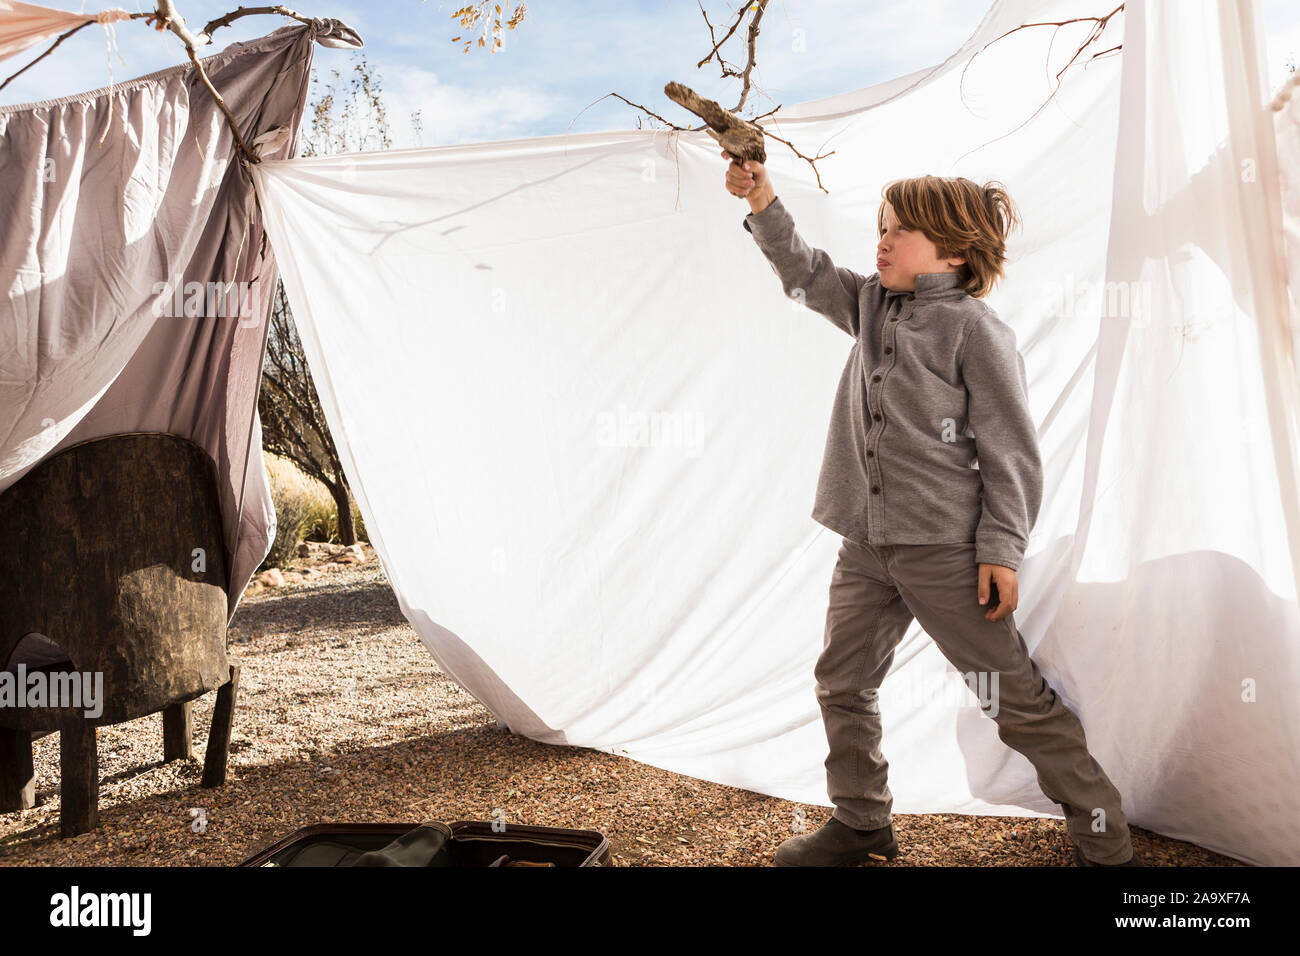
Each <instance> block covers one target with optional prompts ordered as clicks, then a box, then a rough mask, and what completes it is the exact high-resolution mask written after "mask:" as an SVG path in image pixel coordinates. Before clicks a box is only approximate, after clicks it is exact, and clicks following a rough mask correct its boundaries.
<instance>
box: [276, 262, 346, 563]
mask: <svg viewBox="0 0 1300 956" xmlns="http://www.w3.org/2000/svg"><path fill="white" fill-rule="evenodd" d="M257 412H258V415H260V416H261V419H262V448H263V449H265V450H266V451H269V452H270V453H271V454H273V455H279V456H281V457H282V458H288V459H289V460H290V461H292V462H293V463H294V464H295V465H297V466H298V467H299V468H300V469H302V471H303V473H304V474H307V475H309V476H310V477H312V478H315V479H316V480H317V481H319V482H320V483H321V484H322V485H324V486H325V487H326V488H328V489H329V493H330V497H332V498H333V499H334V505H335V507H336V508H338V512H339V541H340V542H342V543H343V544H352V543H354V542H355V541H356V540H357V530H356V524H355V522H354V521H353V520H352V494H351V491H350V489H349V488H348V482H347V478H346V476H344V474H343V464H342V462H341V461H340V460H339V452H338V449H337V448H336V447H335V446H334V438H333V436H332V435H330V430H329V426H328V425H327V424H326V423H325V412H324V410H323V409H322V408H321V404H320V396H319V395H317V394H316V385H315V383H313V382H312V378H311V371H310V370H309V369H308V368H307V359H306V357H305V356H304V355H303V351H302V341H301V340H300V339H299V338H298V329H297V327H296V326H295V325H294V324H293V315H292V313H291V312H290V311H289V299H288V297H287V296H286V295H285V292H284V285H283V284H277V285H276V289H275V304H274V306H273V308H272V310H271V328H270V333H269V334H268V336H267V344H266V360H265V363H264V364H263V366H262V390H261V391H260V392H259V393H258V396H257Z"/></svg>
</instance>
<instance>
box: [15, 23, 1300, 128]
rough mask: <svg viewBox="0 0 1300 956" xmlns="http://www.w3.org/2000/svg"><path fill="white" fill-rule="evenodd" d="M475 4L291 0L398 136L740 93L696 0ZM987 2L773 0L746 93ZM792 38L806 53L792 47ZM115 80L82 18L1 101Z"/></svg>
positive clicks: (734, 52) (136, 43) (612, 123)
mask: <svg viewBox="0 0 1300 956" xmlns="http://www.w3.org/2000/svg"><path fill="white" fill-rule="evenodd" d="M38 2H39V0H38ZM142 2H143V0H117V3H119V4H121V5H122V6H124V7H125V8H126V9H128V10H138V9H143V7H142V6H141V3H142ZM466 2H468V0H370V2H365V0H299V2H298V3H294V4H292V5H291V6H292V7H293V9H296V10H298V11H299V12H302V13H305V14H309V15H312V16H320V17H336V18H338V19H340V20H343V21H344V22H346V23H348V24H349V25H351V26H352V27H353V28H355V29H356V30H357V31H358V32H359V33H360V34H361V36H362V38H363V39H364V40H365V41H366V50H365V53H366V56H367V57H368V59H369V60H370V62H371V63H372V64H373V65H374V66H375V67H376V68H377V69H378V72H379V75H380V77H381V80H382V84H383V88H384V98H385V101H386V103H387V105H388V108H389V114H390V122H391V124H392V133H393V140H394V142H393V145H394V146H395V147H405V146H415V145H425V146H445V145H452V144H456V143H465V142H483V141H491V140H503V139H516V138H520V137H527V136H549V135H556V134H561V133H565V132H568V131H573V132H588V131H593V130H602V129H622V128H629V127H635V126H636V123H637V117H638V115H639V113H638V111H637V110H634V109H633V108H632V107H630V106H628V105H627V104H625V103H623V102H621V101H619V100H617V99H615V98H613V97H609V98H607V99H604V100H601V101H600V102H598V103H596V104H595V105H594V106H592V105H591V104H592V102H593V101H595V100H597V99H598V98H600V97H602V96H604V95H605V94H607V93H610V92H617V93H621V94H622V95H624V96H626V97H627V98H628V99H630V100H632V101H634V102H638V103H644V104H645V105H646V106H648V107H649V108H651V109H653V110H655V111H656V112H659V113H661V114H662V115H665V116H668V117H670V118H672V119H673V120H674V121H675V122H678V123H680V124H682V125H688V124H689V123H691V122H693V118H692V117H688V116H686V115H685V114H683V113H682V112H681V111H680V110H677V108H676V107H675V106H673V104H671V103H669V102H668V101H667V100H666V99H665V98H664V96H663V84H664V83H665V82H667V81H668V80H678V81H680V82H684V83H687V84H688V85H690V86H693V87H694V88H695V89H697V90H699V91H700V92H701V93H704V94H705V95H712V96H715V97H716V98H718V99H719V100H720V101H721V102H723V104H724V105H726V106H731V105H733V104H734V101H735V97H736V90H737V85H736V81H735V80H726V81H722V80H719V79H718V76H717V69H716V67H715V66H714V65H713V64H709V65H708V66H706V67H705V68H704V69H702V70H701V69H697V68H696V63H697V61H698V60H700V59H701V58H702V57H703V56H704V55H705V53H707V51H708V48H709V40H708V31H707V28H706V27H705V26H704V22H703V19H702V18H701V16H700V9H699V5H698V4H697V2H696V0H631V2H606V3H601V2H596V0H585V2H577V0H532V2H530V3H529V4H528V9H527V15H526V17H525V19H524V22H523V23H522V24H521V25H520V27H519V28H518V29H517V30H513V31H509V30H507V31H505V35H504V39H505V43H506V46H505V49H504V51H502V52H498V53H496V54H489V53H488V52H487V51H486V49H483V50H480V49H478V48H477V47H475V48H474V49H472V50H471V51H470V52H469V53H462V52H461V49H462V47H461V45H460V44H454V43H452V42H451V37H453V36H456V35H457V34H458V33H461V32H462V31H461V29H460V26H459V24H458V23H457V22H456V21H455V20H453V19H452V18H451V12H452V11H453V10H455V9H457V8H458V7H459V6H463V5H464V4H465V3H466ZM702 2H703V5H704V9H705V10H706V11H707V12H708V14H709V19H710V20H711V21H712V22H713V23H714V26H715V29H717V28H719V27H720V26H722V25H724V24H728V23H730V21H731V19H732V17H733V14H732V12H731V11H732V10H734V9H738V8H739V0H727V2H719V0H702ZM45 5H46V6H54V7H61V8H63V9H68V10H77V11H80V10H84V9H90V10H98V9H102V8H103V7H105V6H112V5H114V4H113V3H112V2H109V3H105V4H96V3H82V2H81V0H63V2H59V0H45ZM238 5H239V0H177V6H178V8H179V9H180V10H181V12H182V14H184V15H185V16H186V18H187V20H188V21H189V23H190V25H191V27H194V28H197V27H199V26H201V25H202V24H203V23H205V22H206V21H207V20H209V19H211V18H212V17H215V16H220V15H221V14H223V13H226V12H228V11H230V10H233V9H234V8H235V7H236V6H238ZM988 6H989V4H988V3H987V2H985V0H877V2H863V0H774V2H773V3H772V4H771V6H770V7H769V8H768V12H767V14H766V16H765V17H764V21H763V31H762V33H761V34H760V39H759V63H760V64H761V66H760V68H759V69H758V70H757V71H756V74H755V83H756V85H757V87H758V88H759V89H760V90H761V92H760V93H759V94H757V96H756V97H755V98H754V99H753V100H751V102H752V103H753V104H754V105H755V106H757V107H758V112H765V111H766V110H768V109H771V108H772V107H773V106H775V105H776V104H777V103H790V104H793V103H798V102H803V101H805V100H812V99H818V98H820V97H823V96H831V95H833V94H836V93H842V92H845V91H847V90H854V89H860V88H862V87H865V86H870V85H872V84H873V83H878V82H880V81H882V80H887V79H890V78H891V77H895V76H900V75H903V74H905V73H910V72H912V71H913V70H918V69H921V68H923V67H927V66H931V65H933V64H934V63H937V62H939V61H940V60H942V59H943V58H944V57H946V56H947V55H948V54H950V53H951V52H952V51H953V50H955V49H956V48H957V47H958V46H959V45H960V44H961V43H962V42H963V41H964V40H965V39H966V38H967V37H968V36H969V35H970V33H971V32H972V30H974V28H975V26H976V25H977V24H978V23H979V21H980V19H981V18H982V17H983V15H984V13H985V11H986V10H987V9H988ZM1263 10H1264V19H1265V25H1266V28H1267V32H1268V41H1269V53H1268V64H1267V66H1268V72H1269V76H1270V77H1271V78H1272V80H1273V82H1274V85H1275V86H1276V85H1277V84H1278V83H1280V82H1281V81H1282V79H1283V78H1284V77H1285V76H1286V67H1287V63H1288V60H1290V61H1292V62H1296V61H1300V3H1297V2H1295V0H1264V2H1263ZM287 22H289V21H286V20H283V19H281V18H279V17H273V16H261V17H249V18H246V19H244V20H242V21H240V22H238V23H236V24H235V25H234V26H233V27H230V28H227V29H223V30H221V31H219V32H218V33H217V37H216V39H217V42H216V43H215V44H214V46H213V47H212V51H213V52H215V51H216V50H217V49H220V48H222V47H224V46H226V45H227V44H229V43H231V42H232V41H235V40H245V39H250V38H252V37H255V36H259V35H261V34H264V33H269V32H270V31H271V30H273V29H275V28H276V27H277V26H279V25H281V24H282V23H287ZM796 31H802V32H801V33H799V34H796ZM796 35H798V36H799V37H800V38H801V43H802V47H803V48H802V49H796V47H797V46H798V44H796V43H795V42H794V39H795V37H796ZM116 36H117V45H118V50H119V52H120V55H121V57H122V59H123V60H125V61H126V65H123V63H122V62H121V60H119V59H118V58H117V56H116V55H114V57H113V60H112V77H113V79H114V80H115V81H121V80H124V79H129V78H131V77H134V76H139V75H141V74H144V73H149V72H152V71H154V70H158V69H162V68H163V67H167V66H172V65H175V64H177V63H181V62H183V61H184V59H185V56H184V53H183V50H182V47H181V45H180V41H179V40H177V39H176V38H175V37H174V36H172V35H171V34H160V33H156V32H154V31H152V30H150V29H148V28H146V27H145V26H144V25H143V24H142V23H140V22H133V23H124V24H119V25H118V26H117V28H116ZM44 48H45V47H44V45H38V46H36V47H32V48H30V49H29V50H26V51H24V52H22V53H20V54H18V56H16V57H13V58H11V59H9V60H6V61H4V64H3V66H0V77H3V76H8V75H9V74H10V73H12V72H14V71H15V70H17V69H18V68H19V67H20V66H22V65H23V64H25V63H27V62H28V61H29V60H30V59H31V58H33V57H34V56H35V55H36V54H38V53H39V52H40V51H41V50H43V49H44ZM729 49H730V52H729V58H730V59H732V60H739V59H741V56H742V53H741V50H740V46H739V43H738V42H737V41H736V40H735V39H734V38H733V40H731V41H729ZM358 55H359V54H354V53H351V52H348V51H342V50H331V49H326V48H323V47H318V48H317V50H316V55H315V66H316V70H317V73H318V74H325V73H327V72H328V71H329V70H331V69H334V68H337V69H339V70H340V71H341V72H344V73H346V72H347V71H348V70H350V69H351V66H352V63H353V59H354V57H356V56H358ZM108 81H109V65H108V62H107V45H106V36H105V33H104V30H103V29H102V28H100V27H93V26H92V27H86V28H85V29H84V30H82V31H81V32H80V33H78V34H77V35H76V36H74V37H72V38H71V39H69V40H68V41H66V42H65V43H64V44H63V45H62V46H61V47H60V48H59V49H58V50H56V51H55V53H54V54H53V55H52V56H50V57H48V58H47V59H46V60H44V61H42V62H41V63H39V64H37V65H36V66H35V67H34V68H33V69H31V70H30V71H28V72H27V73H25V74H24V75H23V76H21V77H19V78H18V79H17V80H15V81H14V82H13V83H11V84H10V85H9V86H8V87H7V88H6V89H5V90H4V91H3V92H0V103H4V104H10V103H25V102H30V101H33V100H39V99H48V98H52V97H57V96H66V95H68V94H71V93H78V92H81V91H83V90H88V89H95V88H98V87H102V86H106V85H107V84H108ZM588 107H589V108H588ZM417 109H419V110H420V111H421V112H422V116H423V126H424V129H423V134H422V137H421V138H420V140H419V141H418V142H417V140H416V134H415V131H414V129H413V128H412V126H411V123H410V121H409V117H410V114H411V113H412V112H413V111H415V110H417Z"/></svg>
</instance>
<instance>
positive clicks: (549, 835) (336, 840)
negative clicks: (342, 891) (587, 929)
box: [239, 820, 610, 867]
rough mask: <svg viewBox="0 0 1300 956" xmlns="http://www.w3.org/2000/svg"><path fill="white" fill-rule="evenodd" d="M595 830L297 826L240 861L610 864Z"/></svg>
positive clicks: (476, 823)
mask: <svg viewBox="0 0 1300 956" xmlns="http://www.w3.org/2000/svg"><path fill="white" fill-rule="evenodd" d="M609 858H610V853H609V841H608V840H606V839H605V836H604V835H603V834H601V833H599V832H597V831H595V830H572V829H566V828H562V827H542V826H527V825H525V824H521V823H511V824H509V825H507V826H506V827H505V829H504V830H503V831H502V832H500V833H497V832H494V831H493V829H492V824H491V823H490V822H487V821H480V820H458V821H457V822H455V823H452V824H450V825H448V824H446V823H440V822H438V821H436V820H428V821H425V822H424V823H420V824H416V823H320V824H316V825H315V826H309V827H303V828H302V829H300V830H295V831H294V832H293V833H291V834H289V835H288V836H287V837H285V838H284V839H282V840H279V841H277V842H276V843H273V844H271V845H270V846H268V847H266V848H265V849H263V850H261V851H259V852H258V853H255V854H254V855H253V856H251V857H249V858H248V859H247V860H245V861H244V862H243V863H241V864H239V865H240V866H292V867H299V866H453V867H455V866H609Z"/></svg>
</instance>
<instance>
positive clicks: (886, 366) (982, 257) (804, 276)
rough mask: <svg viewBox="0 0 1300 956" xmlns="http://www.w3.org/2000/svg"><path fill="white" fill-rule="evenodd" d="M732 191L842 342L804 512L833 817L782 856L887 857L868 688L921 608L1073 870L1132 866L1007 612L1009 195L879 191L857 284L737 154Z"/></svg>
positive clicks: (1030, 460)
mask: <svg viewBox="0 0 1300 956" xmlns="http://www.w3.org/2000/svg"><path fill="white" fill-rule="evenodd" d="M722 155H723V156H724V157H726V158H727V159H732V157H731V156H730V154H729V153H727V152H725V151H724V152H723V153H722ZM726 186H727V190H728V191H729V192H731V193H732V194H733V195H736V196H743V197H745V198H746V199H748V200H749V205H750V209H751V212H750V213H749V214H748V215H747V216H745V218H744V220H743V221H742V224H743V225H744V227H745V229H746V230H748V231H749V232H750V233H751V234H752V235H753V236H754V239H755V241H756V242H757V243H758V247H759V249H760V250H761V251H762V252H763V254H764V256H766V257H767V259H768V262H769V263H770V264H771V266H772V270H773V272H775V273H776V275H777V276H778V277H779V278H780V280H781V284H782V286H783V287H784V290H785V293H786V295H787V296H789V297H791V298H797V299H799V300H801V301H802V302H803V304H804V305H805V306H807V307H808V308H809V309H811V310H813V311H814V312H819V313H821V314H822V315H824V316H826V317H827V318H828V319H830V320H831V322H832V323H834V324H835V325H836V326H837V327H838V328H840V329H842V330H843V331H844V332H846V333H848V334H849V335H850V336H852V337H853V338H854V340H855V341H854V345H853V348H852V350H851V351H850V353H849V358H848V362H847V363H846V364H845V367H844V371H843V373H842V375H841V377H840V383H839V389H838V392H837V394H836V398H835V406H834V409H833V411H832V415H831V424H830V431H829V434H828V435H827V439H826V451H825V457H824V459H823V461H822V469H821V475H820V478H819V481H818V488H817V495H816V502H815V505H814V508H813V512H812V517H813V518H814V519H815V520H817V521H818V522H819V523H821V524H822V525H824V526H825V527H827V528H829V529H831V530H832V531H834V532H836V533H837V534H839V535H840V536H841V537H842V539H843V543H842V545H841V547H840V550H839V555H838V559H837V561H836V565H835V570H834V573H833V575H832V578H831V586H830V606H829V608H828V610H827V614H826V632H825V640H824V647H823V651H822V654H821V656H820V657H819V659H818V661H817V666H816V669H815V677H816V680H817V699H818V702H819V704H820V705H821V710H822V719H823V721H824V723H825V726H826V738H827V742H828V744H829V747H830V754H829V756H828V757H827V758H826V780H827V795H828V796H829V797H830V799H831V802H832V803H834V804H835V810H834V811H833V812H832V814H831V818H830V819H829V820H828V821H827V822H826V823H825V825H823V826H822V827H821V828H820V829H819V830H816V831H814V832H812V833H807V834H801V835H798V836H794V837H791V838H790V839H788V840H786V841H785V842H784V843H782V844H781V846H780V847H779V848H778V849H777V852H776V864H777V865H778V866H834V865H847V864H852V863H859V862H866V861H867V860H869V859H876V860H885V859H891V858H893V857H895V856H897V855H898V844H897V841H896V840H895V838H894V831H893V825H892V822H891V817H890V810H891V807H892V803H893V797H892V794H891V793H890V791H889V786H888V783H887V782H886V771H887V769H888V764H887V762H886V761H885V758H884V756H883V755H882V753H881V750H880V728H881V722H880V708H879V704H878V689H879V687H880V684H881V681H882V680H884V677H885V674H886V673H887V672H888V670H889V667H890V664H891V663H892V662H893V657H894V648H895V647H896V646H897V644H898V642H899V641H900V640H901V639H902V637H903V634H904V632H905V631H906V630H907V628H908V626H909V625H910V624H911V622H912V619H913V617H915V618H916V619H917V620H918V621H919V622H920V624H921V626H922V627H923V628H924V629H925V631H926V633H927V634H929V635H930V636H931V638H933V640H934V641H935V643H936V644H937V645H938V646H939V649H940V650H941V651H942V652H943V655H944V656H945V657H946V658H947V659H948V660H949V661H950V662H951V663H952V665H953V666H954V667H956V669H957V670H958V672H960V673H962V674H967V673H971V672H974V673H975V674H976V675H977V676H978V675H981V674H982V675H985V678H986V679H987V680H988V681H989V686H992V687H996V688H997V692H998V700H997V709H996V711H995V716H994V719H995V720H996V721H997V724H998V736H999V737H1000V738H1001V739H1002V740H1003V741H1004V742H1005V743H1006V744H1007V745H1009V746H1010V747H1012V748H1013V749H1015V750H1017V751H1019V752H1020V753H1022V754H1024V755H1025V756H1026V757H1028V758H1029V760H1030V762H1032V763H1033V765H1034V768H1035V770H1037V772H1038V783H1039V786H1040V787H1041V788H1042V790H1043V793H1044V794H1046V795H1047V797H1048V798H1049V799H1050V800H1052V801H1054V802H1056V803H1059V804H1061V807H1062V810H1063V811H1064V813H1065V818H1066V825H1067V828H1068V830H1069V833H1070V837H1071V839H1072V841H1073V843H1074V853H1075V859H1076V861H1078V863H1079V864H1080V865H1081V866H1089V865H1098V866H1138V865H1141V864H1140V863H1139V862H1138V860H1137V857H1136V856H1135V855H1134V853H1133V847H1132V843H1131V842H1130V839H1129V829H1128V822H1127V820H1126V819H1125V817H1124V813H1123V810H1122V809H1121V807H1120V795H1119V792H1118V791H1117V790H1116V789H1115V787H1114V786H1113V785H1112V784H1111V782H1110V780H1109V779H1108V778H1107V777H1106V774H1105V772H1104V771H1103V770H1102V768H1101V766H1100V765H1099V764H1098V763H1097V761H1096V760H1094V759H1093V758H1092V756H1091V755H1090V754H1089V753H1088V747H1087V743H1086V741H1085V738H1084V732H1083V726H1082V724H1081V723H1080V722H1079V719H1078V718H1077V717H1076V716H1075V714H1074V713H1073V712H1072V711H1070V710H1069V708H1067V707H1066V706H1065V703H1064V702H1063V701H1062V700H1061V698H1060V697H1059V696H1057V694H1056V693H1055V691H1053V689H1052V688H1051V686H1050V685H1049V684H1048V683H1047V681H1045V680H1044V679H1043V677H1042V675H1041V674H1040V673H1039V670H1038V667H1037V665H1036V664H1035V663H1034V661H1033V660H1032V659H1031V658H1030V656H1029V651H1028V648H1027V647H1026V646H1025V642H1024V640H1023V638H1022V637H1021V636H1020V632H1019V630H1017V629H1016V626H1015V622H1014V619H1013V617H1012V611H1014V610H1015V609H1016V606H1017V604H1018V601H1019V587H1018V584H1017V580H1016V571H1017V569H1018V568H1019V566H1020V562H1021V560H1022V559H1023V557H1024V554H1025V549H1026V546H1027V544H1028V541H1029V532H1030V529H1031V528H1032V527H1033V524H1034V521H1035V519H1036V518H1037V516H1038V507H1039V503H1040V500H1041V495H1042V464H1041V461H1040V458H1039V452H1038V439H1037V433H1036V430H1035V426H1034V422H1033V419H1032V417H1031V416H1030V413H1029V407H1028V387H1027V385H1026V377H1025V368H1024V361H1023V359H1022V358H1021V356H1020V353H1019V352H1018V351H1017V350H1016V342H1015V333H1014V331H1013V330H1012V329H1011V327H1010V326H1008V325H1006V324H1005V323H1004V322H1002V321H1001V320H1000V319H999V318H998V317H997V314H996V313H995V312H994V311H993V310H992V309H991V308H990V307H989V306H988V305H987V304H985V303H984V302H983V301H981V299H982V297H983V296H985V295H987V294H988V293H989V292H990V291H991V290H992V287H993V284H994V282H996V281H997V280H998V279H999V278H1001V276H1002V266H1003V262H1004V261H1005V251H1006V245H1005V239H1006V236H1007V234H1008V233H1009V231H1010V227H1011V225H1012V224H1013V223H1014V222H1016V221H1017V215H1016V211H1015V207H1014V205H1013V204H1012V202H1011V199H1010V197H1009V196H1008V195H1007V193H1006V191H1005V189H1003V188H1002V186H1001V185H1000V184H998V183H988V184H986V185H984V186H982V187H981V186H978V185H976V184H975V183H973V182H971V181H970V180H969V179H962V178H946V179H945V178H940V177H936V176H921V177H918V178H914V179H904V180H899V181H897V182H894V183H890V184H889V185H887V186H886V187H885V188H884V190H883V191H882V196H883V198H884V202H883V203H882V204H881V207H880V211H879V213H878V214H877V228H878V232H879V237H880V238H879V241H878V243H877V247H876V248H877V259H876V268H877V271H876V272H875V273H873V274H872V275H870V276H863V275H860V274H858V273H856V272H853V271H852V270H849V269H846V268H843V267H839V266H836V265H835V264H834V263H833V262H831V260H830V258H829V257H828V256H827V255H826V253H825V252H824V251H822V250H821V249H813V248H810V247H809V246H808V245H807V244H806V243H805V242H804V241H803V239H802V238H801V237H800V235H799V233H798V232H796V231H795V228H794V220H793V219H792V218H791V216H790V213H789V211H788V210H787V209H786V208H785V206H784V205H783V204H782V203H781V200H780V199H778V198H777V196H776V193H775V192H774V190H773V187H772V184H771V181H770V179H769V178H768V175H767V171H766V169H764V167H763V165H762V164H761V163H757V162H753V161H750V162H745V163H743V164H741V163H738V162H735V161H734V160H733V161H732V162H731V163H730V166H729V167H728V170H727V177H726ZM977 451H978V453H979V454H978V457H977V456H976V452H977ZM990 596H991V597H992V600H990ZM995 674H996V675H997V680H998V683H997V684H993V683H992V680H993V675H995Z"/></svg>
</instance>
